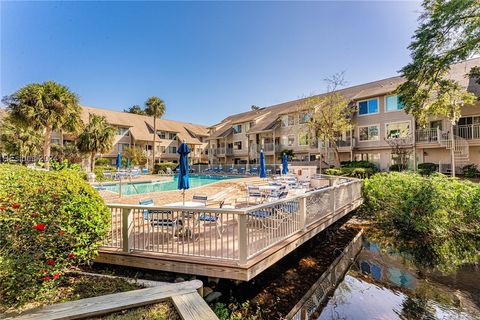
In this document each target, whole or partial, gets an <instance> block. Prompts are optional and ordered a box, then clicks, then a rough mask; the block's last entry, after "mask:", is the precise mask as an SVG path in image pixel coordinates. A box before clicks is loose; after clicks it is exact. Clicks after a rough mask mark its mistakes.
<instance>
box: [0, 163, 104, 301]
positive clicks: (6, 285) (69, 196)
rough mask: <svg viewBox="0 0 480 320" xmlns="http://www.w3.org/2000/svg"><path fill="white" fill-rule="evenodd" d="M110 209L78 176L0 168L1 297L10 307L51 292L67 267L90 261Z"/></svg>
mask: <svg viewBox="0 0 480 320" xmlns="http://www.w3.org/2000/svg"><path fill="white" fill-rule="evenodd" d="M108 223H109V210H108V208H107V207H106V206H105V204H104V202H103V199H102V198H101V197H100V196H99V194H98V192H97V191H96V190H95V189H94V188H92V187H91V186H90V185H89V184H88V183H86V182H85V181H84V180H83V179H82V177H80V176H79V174H78V172H74V171H70V170H62V171H55V172H46V171H37V170H31V169H27V168H25V167H22V166H13V165H0V296H1V297H2V299H3V300H4V302H6V303H7V304H10V305H21V304H22V303H25V302H26V301H28V300H29V299H31V298H32V297H35V296H38V295H41V294H42V293H45V292H47V291H48V290H53V289H54V288H55V285H56V283H57V282H58V281H59V280H58V279H59V278H61V277H62V274H63V273H64V272H65V271H66V270H67V269H68V268H69V267H71V266H76V265H79V264H85V263H89V262H91V261H92V260H93V259H94V258H95V256H96V255H97V248H98V246H99V245H100V244H101V242H102V239H103V237H104V236H105V235H106V233H107V230H108Z"/></svg>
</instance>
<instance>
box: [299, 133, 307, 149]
mask: <svg viewBox="0 0 480 320" xmlns="http://www.w3.org/2000/svg"><path fill="white" fill-rule="evenodd" d="M309 140H310V139H309V137H308V134H307V133H300V134H299V135H298V145H300V146H308V144H309Z"/></svg>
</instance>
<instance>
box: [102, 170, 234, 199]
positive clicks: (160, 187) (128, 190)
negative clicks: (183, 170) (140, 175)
mask: <svg viewBox="0 0 480 320" xmlns="http://www.w3.org/2000/svg"><path fill="white" fill-rule="evenodd" d="M234 178H239V177H232V176H209V175H191V176H190V188H196V187H200V186H204V185H207V184H211V183H214V182H217V181H221V180H226V179H234ZM177 186H178V176H175V177H172V178H171V179H170V180H161V181H148V182H133V183H123V184H122V194H123V195H133V194H142V193H149V192H161V191H171V190H177ZM96 188H97V189H99V190H108V191H112V192H116V193H119V189H120V187H119V184H118V183H112V184H105V185H101V186H96Z"/></svg>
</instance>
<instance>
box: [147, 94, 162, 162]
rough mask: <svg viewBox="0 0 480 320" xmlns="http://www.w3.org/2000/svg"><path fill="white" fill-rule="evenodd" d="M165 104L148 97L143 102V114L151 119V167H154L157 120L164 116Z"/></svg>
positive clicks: (156, 98)
mask: <svg viewBox="0 0 480 320" xmlns="http://www.w3.org/2000/svg"><path fill="white" fill-rule="evenodd" d="M165 109H166V107H165V102H163V100H162V99H160V98H158V97H150V98H148V99H147V101H146V102H145V113H146V114H147V115H149V116H152V117H153V150H152V166H155V141H156V140H157V121H156V119H157V118H161V117H162V116H163V115H164V114H165Z"/></svg>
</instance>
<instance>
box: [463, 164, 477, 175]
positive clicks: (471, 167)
mask: <svg viewBox="0 0 480 320" xmlns="http://www.w3.org/2000/svg"><path fill="white" fill-rule="evenodd" d="M462 171H463V175H464V176H465V177H467V178H476V177H478V176H479V175H480V171H478V167H477V165H476V164H474V163H471V164H468V165H466V166H464V167H463V168H462Z"/></svg>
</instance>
